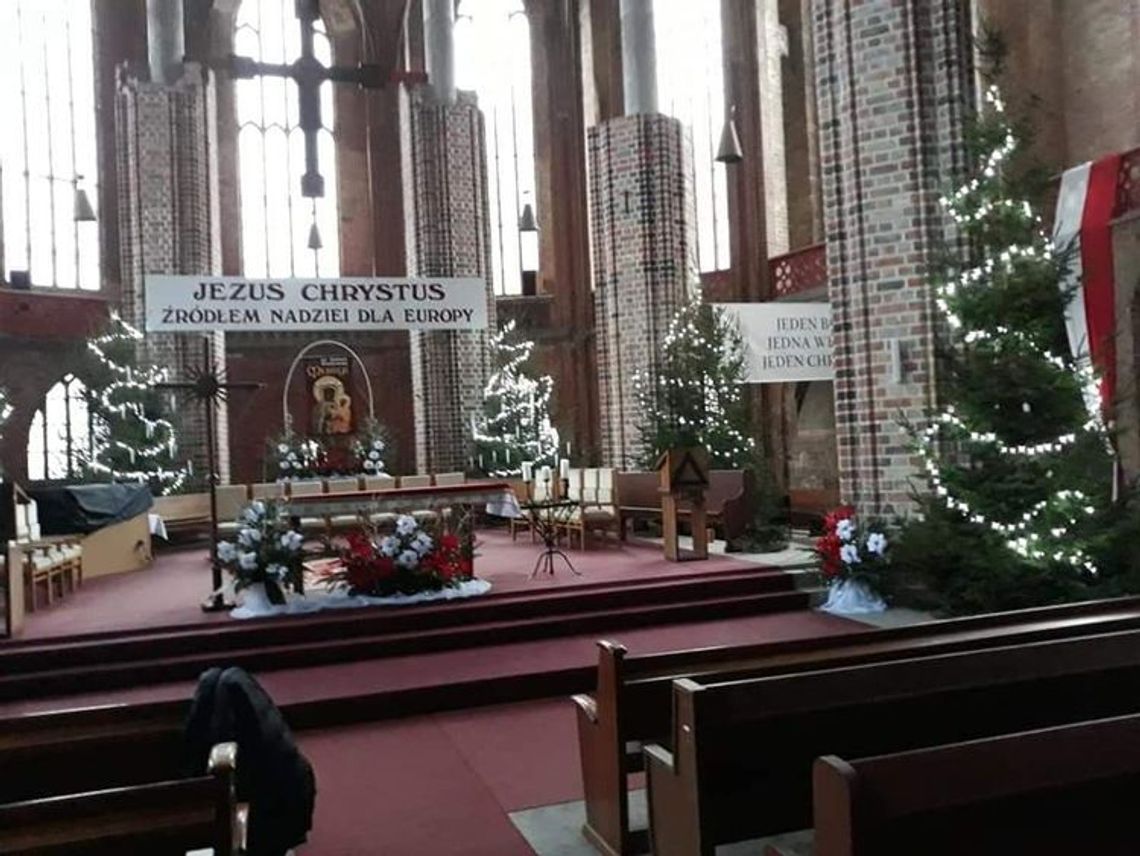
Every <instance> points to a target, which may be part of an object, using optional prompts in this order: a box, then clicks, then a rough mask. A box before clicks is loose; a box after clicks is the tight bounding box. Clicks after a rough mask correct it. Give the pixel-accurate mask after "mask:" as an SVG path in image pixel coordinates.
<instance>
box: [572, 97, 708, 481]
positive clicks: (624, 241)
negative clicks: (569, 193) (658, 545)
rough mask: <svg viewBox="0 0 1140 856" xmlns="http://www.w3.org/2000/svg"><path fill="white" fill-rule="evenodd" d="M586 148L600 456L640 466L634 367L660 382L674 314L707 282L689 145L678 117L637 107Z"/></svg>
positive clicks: (605, 461)
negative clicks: (657, 374)
mask: <svg viewBox="0 0 1140 856" xmlns="http://www.w3.org/2000/svg"><path fill="white" fill-rule="evenodd" d="M587 156H588V163H589V180H590V235H591V251H592V257H593V262H594V264H593V272H594V308H595V312H594V317H595V324H596V330H597V340H596V341H597V361H598V401H599V410H600V413H601V463H602V465H603V466H623V467H624V466H632V465H633V464H634V462H635V460H636V458H637V456H638V455H639V453H640V448H639V443H638V430H637V428H638V424H639V423H640V421H641V413H640V409H639V407H638V405H637V399H636V397H635V395H634V383H633V381H634V374H635V372H638V371H643V372H645V374H646V376H647V378H648V381H649V382H650V383H652V382H653V378H654V370H655V367H656V365H657V361H658V357H659V354H660V350H661V344H662V341H663V340H664V337H665V334H666V332H667V331H668V327H669V321H670V319H671V318H672V317H673V315H674V313H675V312H676V311H677V308H678V307H679V305H680V304H681V302H682V301H683V300H684V299H685V296H686V294H687V293H688V291H689V290H690V289H693V288H696V287H697V284H698V282H699V279H698V274H697V265H696V234H695V222H696V219H695V210H694V198H693V188H692V184H691V178H690V176H691V173H690V169H689V166H688V163H689V160H690V158H691V153H690V152H689V149H688V144H687V140H686V137H685V134H684V132H683V130H682V127H681V123H680V122H678V121H677V120H676V119H673V118H671V117H667V116H660V115H638V116H623V117H620V118H616V119H610V120H608V121H606V122H603V123H601V124H600V125H597V126H595V127H593V128H591V129H590V131H589V134H588V141H587Z"/></svg>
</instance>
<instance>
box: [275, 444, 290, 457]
mask: <svg viewBox="0 0 1140 856" xmlns="http://www.w3.org/2000/svg"><path fill="white" fill-rule="evenodd" d="M277 454H279V455H287V454H289V447H288V446H286V445H285V444H284V443H278V444H277Z"/></svg>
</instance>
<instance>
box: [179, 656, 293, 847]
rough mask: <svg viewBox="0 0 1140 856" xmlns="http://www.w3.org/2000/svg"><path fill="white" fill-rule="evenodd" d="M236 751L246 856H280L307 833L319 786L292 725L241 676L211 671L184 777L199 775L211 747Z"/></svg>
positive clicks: (191, 729) (201, 687)
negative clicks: (245, 813)
mask: <svg viewBox="0 0 1140 856" xmlns="http://www.w3.org/2000/svg"><path fill="white" fill-rule="evenodd" d="M229 740H232V741H234V742H236V743H237V744H238V752H239V756H240V758H241V763H240V764H239V765H238V770H237V797H238V800H239V802H248V803H249V826H248V832H247V835H248V839H247V848H248V853H249V854H250V856H280V854H283V853H285V851H286V850H288V849H289V848H290V847H294V846H296V845H298V844H301V843H303V842H304V841H305V839H306V838H307V836H308V831H309V829H311V828H312V818H313V803H314V800H315V798H316V780H315V778H314V776H313V768H312V766H311V765H310V764H309V762H308V760H306V758H305V756H304V755H302V754H301V752H300V751H299V750H298V749H297V744H296V742H295V741H294V739H293V735H292V733H291V732H290V731H289V726H288V725H286V723H285V720H284V718H283V717H282V716H281V712H280V711H279V710H278V709H277V706H276V705H275V704H274V703H273V701H272V699H270V698H269V696H268V694H267V693H266V692H265V690H264V689H262V687H261V685H260V684H258V683H257V681H255V680H254V679H253V678H252V677H250V676H249V675H248V674H246V672H245V671H244V670H243V669H239V668H229V669H225V670H224V671H223V670H222V669H219V668H213V669H208V670H207V671H205V672H203V673H202V676H201V677H200V678H199V680H198V689H197V692H196V693H195V695H194V702H193V704H192V705H191V708H190V713H189V716H188V718H187V723H186V745H187V751H188V753H189V766H190V769H189V772H190V773H192V774H194V775H201V773H202V771H203V770H204V769H205V765H206V759H207V756H208V753H209V747H210V746H212V745H213V744H215V743H221V742H224V741H229Z"/></svg>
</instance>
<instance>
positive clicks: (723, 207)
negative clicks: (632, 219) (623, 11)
mask: <svg viewBox="0 0 1140 856" xmlns="http://www.w3.org/2000/svg"><path fill="white" fill-rule="evenodd" d="M653 21H654V31H655V32H654V35H655V38H656V43H657V104H658V107H659V108H660V110H661V112H662V113H665V114H667V115H669V116H673V117H674V118H676V119H679V120H680V121H681V123H682V124H683V125H684V126H685V130H686V131H687V132H688V133H689V136H690V137H691V139H692V144H693V165H692V168H693V185H694V188H695V190H696V195H697V256H698V260H699V263H700V268H701V271H702V272H707V271H714V270H725V269H727V268H728V267H729V266H730V261H729V246H728V188H727V184H726V181H725V174H724V169H723V168H722V167H721V165H720V164H718V163H717V162H716V150H717V145H718V144H719V142H720V131H721V126H722V125H723V124H724V69H723V67H722V56H723V53H724V51H723V48H722V44H721V31H720V3H715V2H711V0H710V2H700V3H694V2H692V0H654V2H653Z"/></svg>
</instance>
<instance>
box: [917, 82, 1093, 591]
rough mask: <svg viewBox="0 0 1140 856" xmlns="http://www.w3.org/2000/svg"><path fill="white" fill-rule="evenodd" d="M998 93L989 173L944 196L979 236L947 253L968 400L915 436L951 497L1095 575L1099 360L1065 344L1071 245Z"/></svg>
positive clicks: (1033, 552)
mask: <svg viewBox="0 0 1140 856" xmlns="http://www.w3.org/2000/svg"><path fill="white" fill-rule="evenodd" d="M985 101H986V104H987V105H988V110H987V111H986V113H985V114H984V115H983V116H982V117H980V119H979V123H978V127H977V129H976V130H977V139H978V141H979V142H980V144H981V145H982V146H983V149H982V152H983V153H982V156H981V157H980V158H979V160H978V161H977V167H976V169H975V174H974V176H973V177H972V178H971V179H970V180H969V181H967V182H966V183H964V184H963V185H962V186H960V187H959V188H957V189H956V190H955V191H954V192H953V193H950V194H947V195H946V196H944V197H943V198H942V199H941V200H940V201H941V203H942V205H943V208H944V210H945V211H946V212H947V214H948V215H949V217H950V218H951V220H953V222H954V223H955V224H956V226H957V228H958V231H959V234H960V236H961V238H962V241H961V246H964V247H968V248H969V250H968V251H967V253H968V255H966V257H964V258H963V257H960V256H958V257H955V256H952V257H950V258H948V259H947V261H946V274H945V276H944V278H943V279H942V280H941V281H940V282H938V283H937V284H936V294H935V298H936V299H935V303H936V305H937V306H938V308H939V309H940V310H941V312H942V314H943V316H944V317H945V319H946V322H947V328H948V331H949V338H950V343H949V344H950V348H949V349H947V370H948V371H947V374H948V382H947V387H948V389H949V390H950V398H951V399H952V400H954V404H952V405H950V406H947V407H945V408H943V409H942V410H941V411H940V412H937V413H935V414H934V416H933V418H932V419H931V421H930V422H929V423H928V424H927V425H926V426H925V427H924V428H922V429H918V428H913V427H912V436H913V437H914V438H915V441H916V446H917V450H918V453H919V455H920V456H921V460H922V465H923V467H924V468H925V471H926V474H927V477H928V479H929V482H930V485H931V488H932V490H933V494H934V497H935V499H936V501H937V502H939V503H941V506H942V507H943V508H944V509H945V510H946V511H948V512H951V513H952V514H955V515H957V516H958V519H959V520H960V521H962V522H964V523H966V524H967V525H972V526H977V527H981V528H982V529H984V530H986V531H988V532H990V533H992V534H993V535H996V536H999V537H1000V538H1001V539H1002V542H1003V543H1004V544H1005V546H1006V547H1007V548H1008V549H1009V550H1011V551H1013V553H1015V554H1016V555H1017V556H1019V557H1021V558H1022V559H1026V560H1030V561H1032V562H1035V563H1041V564H1048V563H1055V564H1058V565H1063V566H1069V567H1071V568H1072V569H1074V570H1077V571H1080V572H1086V573H1088V574H1090V575H1095V574H1096V573H1097V567H1096V564H1095V562H1094V561H1093V559H1092V558H1091V557H1090V553H1089V550H1088V544H1087V537H1088V534H1087V533H1088V526H1089V525H1090V522H1091V521H1094V520H1095V518H1096V517H1097V515H1098V511H1099V509H1101V508H1103V507H1104V506H1105V505H1106V503H1107V502H1108V501H1109V494H1108V491H1107V490H1106V487H1107V485H1108V479H1109V476H1110V473H1111V466H1110V462H1109V460H1108V456H1109V449H1110V445H1109V443H1108V437H1107V432H1106V426H1105V424H1104V421H1103V418H1102V408H1101V401H1100V396H1099V387H1098V382H1097V378H1096V374H1095V372H1094V371H1093V368H1092V366H1091V365H1089V364H1088V363H1087V361H1079V360H1076V359H1073V358H1071V357H1062V356H1058V354H1057V353H1056V350H1057V348H1058V346H1059V345H1060V344H1061V343H1062V342H1064V340H1065V337H1064V298H1065V295H1064V294H1063V292H1062V289H1061V286H1060V283H1061V281H1062V275H1063V273H1064V271H1065V268H1066V265H1067V258H1066V253H1065V252H1064V250H1063V249H1061V250H1059V249H1058V248H1057V247H1055V246H1054V245H1053V242H1052V241H1051V239H1050V238H1049V237H1048V236H1047V235H1046V234H1045V233H1044V232H1043V230H1042V228H1041V218H1040V217H1039V216H1037V215H1036V213H1035V212H1034V210H1033V207H1032V205H1031V204H1030V203H1029V201H1028V200H1025V199H1022V198H1020V195H1019V190H1020V183H1019V181H1020V179H1019V175H1018V174H1017V173H1015V171H1014V170H1013V169H1012V168H1011V166H1010V161H1011V159H1012V158H1013V157H1014V156H1015V154H1016V153H1017V151H1018V148H1019V146H1020V141H1019V139H1018V136H1017V134H1016V133H1015V132H1014V130H1013V128H1012V125H1011V123H1010V122H1009V121H1008V119H1007V118H1006V117H1005V107H1004V104H1003V103H1002V100H1001V97H1000V95H999V93H998V91H997V88H996V87H990V88H989V89H988V90H987V91H986V93H985Z"/></svg>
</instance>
